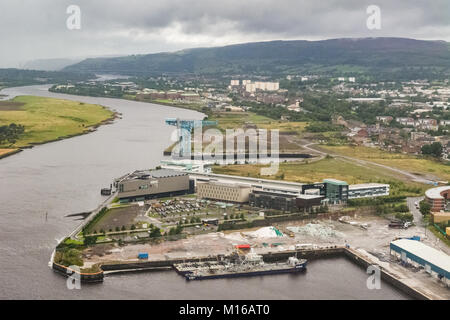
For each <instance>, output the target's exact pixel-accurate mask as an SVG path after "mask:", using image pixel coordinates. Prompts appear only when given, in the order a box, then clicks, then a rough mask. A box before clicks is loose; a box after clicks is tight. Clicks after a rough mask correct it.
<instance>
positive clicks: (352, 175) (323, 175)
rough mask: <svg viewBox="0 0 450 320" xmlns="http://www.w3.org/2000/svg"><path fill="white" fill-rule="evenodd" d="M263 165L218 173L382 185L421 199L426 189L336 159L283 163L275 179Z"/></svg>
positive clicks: (223, 169) (217, 170) (219, 169)
mask: <svg viewBox="0 0 450 320" xmlns="http://www.w3.org/2000/svg"><path fill="white" fill-rule="evenodd" d="M262 167H263V166H262V165H229V166H216V167H214V169H213V170H214V173H220V174H231V175H240V176H249V177H261V178H265V179H277V180H285V181H294V182H301V183H312V182H320V181H322V180H323V179H327V178H333V179H338V180H344V181H346V182H347V183H349V184H355V183H364V182H380V183H389V184H391V195H419V194H422V192H423V191H424V190H425V188H426V187H425V186H423V185H421V184H418V183H412V182H405V181H401V180H400V179H399V178H397V177H395V176H392V175H389V174H387V173H386V172H385V170H383V169H381V168H375V167H364V166H360V165H357V164H354V163H351V162H349V161H345V160H342V159H336V158H325V159H322V160H319V161H315V162H310V163H307V162H286V163H281V164H280V168H279V170H278V173H277V174H276V175H273V176H261V175H260V169H261V168H262Z"/></svg>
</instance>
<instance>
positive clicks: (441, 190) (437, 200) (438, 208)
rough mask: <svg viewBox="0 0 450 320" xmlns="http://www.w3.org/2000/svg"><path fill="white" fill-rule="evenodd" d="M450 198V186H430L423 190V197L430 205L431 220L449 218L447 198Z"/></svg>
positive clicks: (438, 220)
mask: <svg viewBox="0 0 450 320" xmlns="http://www.w3.org/2000/svg"><path fill="white" fill-rule="evenodd" d="M449 198H450V186H443V187H437V188H431V189H428V190H427V191H425V199H426V201H427V202H428V203H429V204H430V206H431V214H432V217H433V222H435V223H438V222H443V221H448V220H450V210H449V209H448V208H447V200H448V199H449Z"/></svg>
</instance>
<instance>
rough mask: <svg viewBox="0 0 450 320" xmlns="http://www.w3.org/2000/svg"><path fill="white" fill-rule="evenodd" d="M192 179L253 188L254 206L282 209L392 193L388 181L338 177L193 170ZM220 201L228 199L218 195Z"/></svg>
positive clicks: (250, 197) (196, 181)
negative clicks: (306, 180) (298, 178)
mask: <svg viewBox="0 0 450 320" xmlns="http://www.w3.org/2000/svg"><path fill="white" fill-rule="evenodd" d="M190 178H191V179H193V180H195V183H196V185H197V186H198V185H199V184H200V183H203V182H219V183H224V184H232V185H235V186H236V185H241V186H247V187H250V188H251V191H252V192H251V194H250V196H249V201H250V204H251V205H254V206H256V207H261V206H263V207H266V208H272V209H276V208H278V207H279V208H282V209H280V210H288V211H290V210H292V208H300V209H302V208H309V207H311V206H318V205H320V204H325V203H328V204H339V203H346V202H347V200H348V199H355V198H364V197H377V196H386V195H389V185H388V184H381V183H365V184H355V185H348V183H347V182H345V181H341V180H336V179H325V180H323V182H317V183H312V184H303V183H296V182H287V181H280V180H268V179H260V178H250V177H242V176H231V175H222V174H213V173H200V172H191V173H190ZM197 192H198V188H197ZM252 194H253V196H252ZM281 198H284V199H283V200H282V199H281ZM297 198H299V200H298V201H297V200H292V199H297ZM217 200H225V199H222V198H220V197H219V198H217Z"/></svg>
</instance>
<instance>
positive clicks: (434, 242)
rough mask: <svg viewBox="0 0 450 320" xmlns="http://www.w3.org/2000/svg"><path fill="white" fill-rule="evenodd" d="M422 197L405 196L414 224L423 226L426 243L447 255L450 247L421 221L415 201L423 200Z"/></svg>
mask: <svg viewBox="0 0 450 320" xmlns="http://www.w3.org/2000/svg"><path fill="white" fill-rule="evenodd" d="M423 198H424V197H411V198H406V203H407V205H408V208H409V211H410V212H411V213H412V215H413V216H414V224H415V225H416V226H417V227H419V228H423V230H424V238H425V240H426V241H425V242H426V244H428V245H430V246H432V247H434V248H436V249H440V250H442V251H444V252H445V253H447V254H448V255H450V247H448V246H447V245H446V244H445V243H442V242H441V241H440V239H439V238H438V237H436V236H435V235H434V234H433V233H432V232H431V231H430V230H428V229H427V225H425V223H424V221H423V217H422V214H421V213H420V211H419V209H417V208H416V206H415V203H416V202H418V203H419V202H420V201H422V200H423Z"/></svg>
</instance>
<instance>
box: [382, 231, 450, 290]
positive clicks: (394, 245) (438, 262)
mask: <svg viewBox="0 0 450 320" xmlns="http://www.w3.org/2000/svg"><path fill="white" fill-rule="evenodd" d="M390 253H391V255H394V256H396V257H397V258H399V259H401V260H402V261H403V262H404V263H408V264H411V265H414V266H422V267H423V268H425V271H426V272H428V273H429V274H430V275H432V276H435V277H437V278H439V279H440V280H442V281H443V282H444V283H445V284H446V285H447V286H450V256H448V255H447V254H446V253H444V252H442V251H439V250H436V249H434V248H432V247H429V246H427V245H425V244H423V243H422V242H420V241H417V240H410V239H400V240H395V241H392V242H391V243H390Z"/></svg>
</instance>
